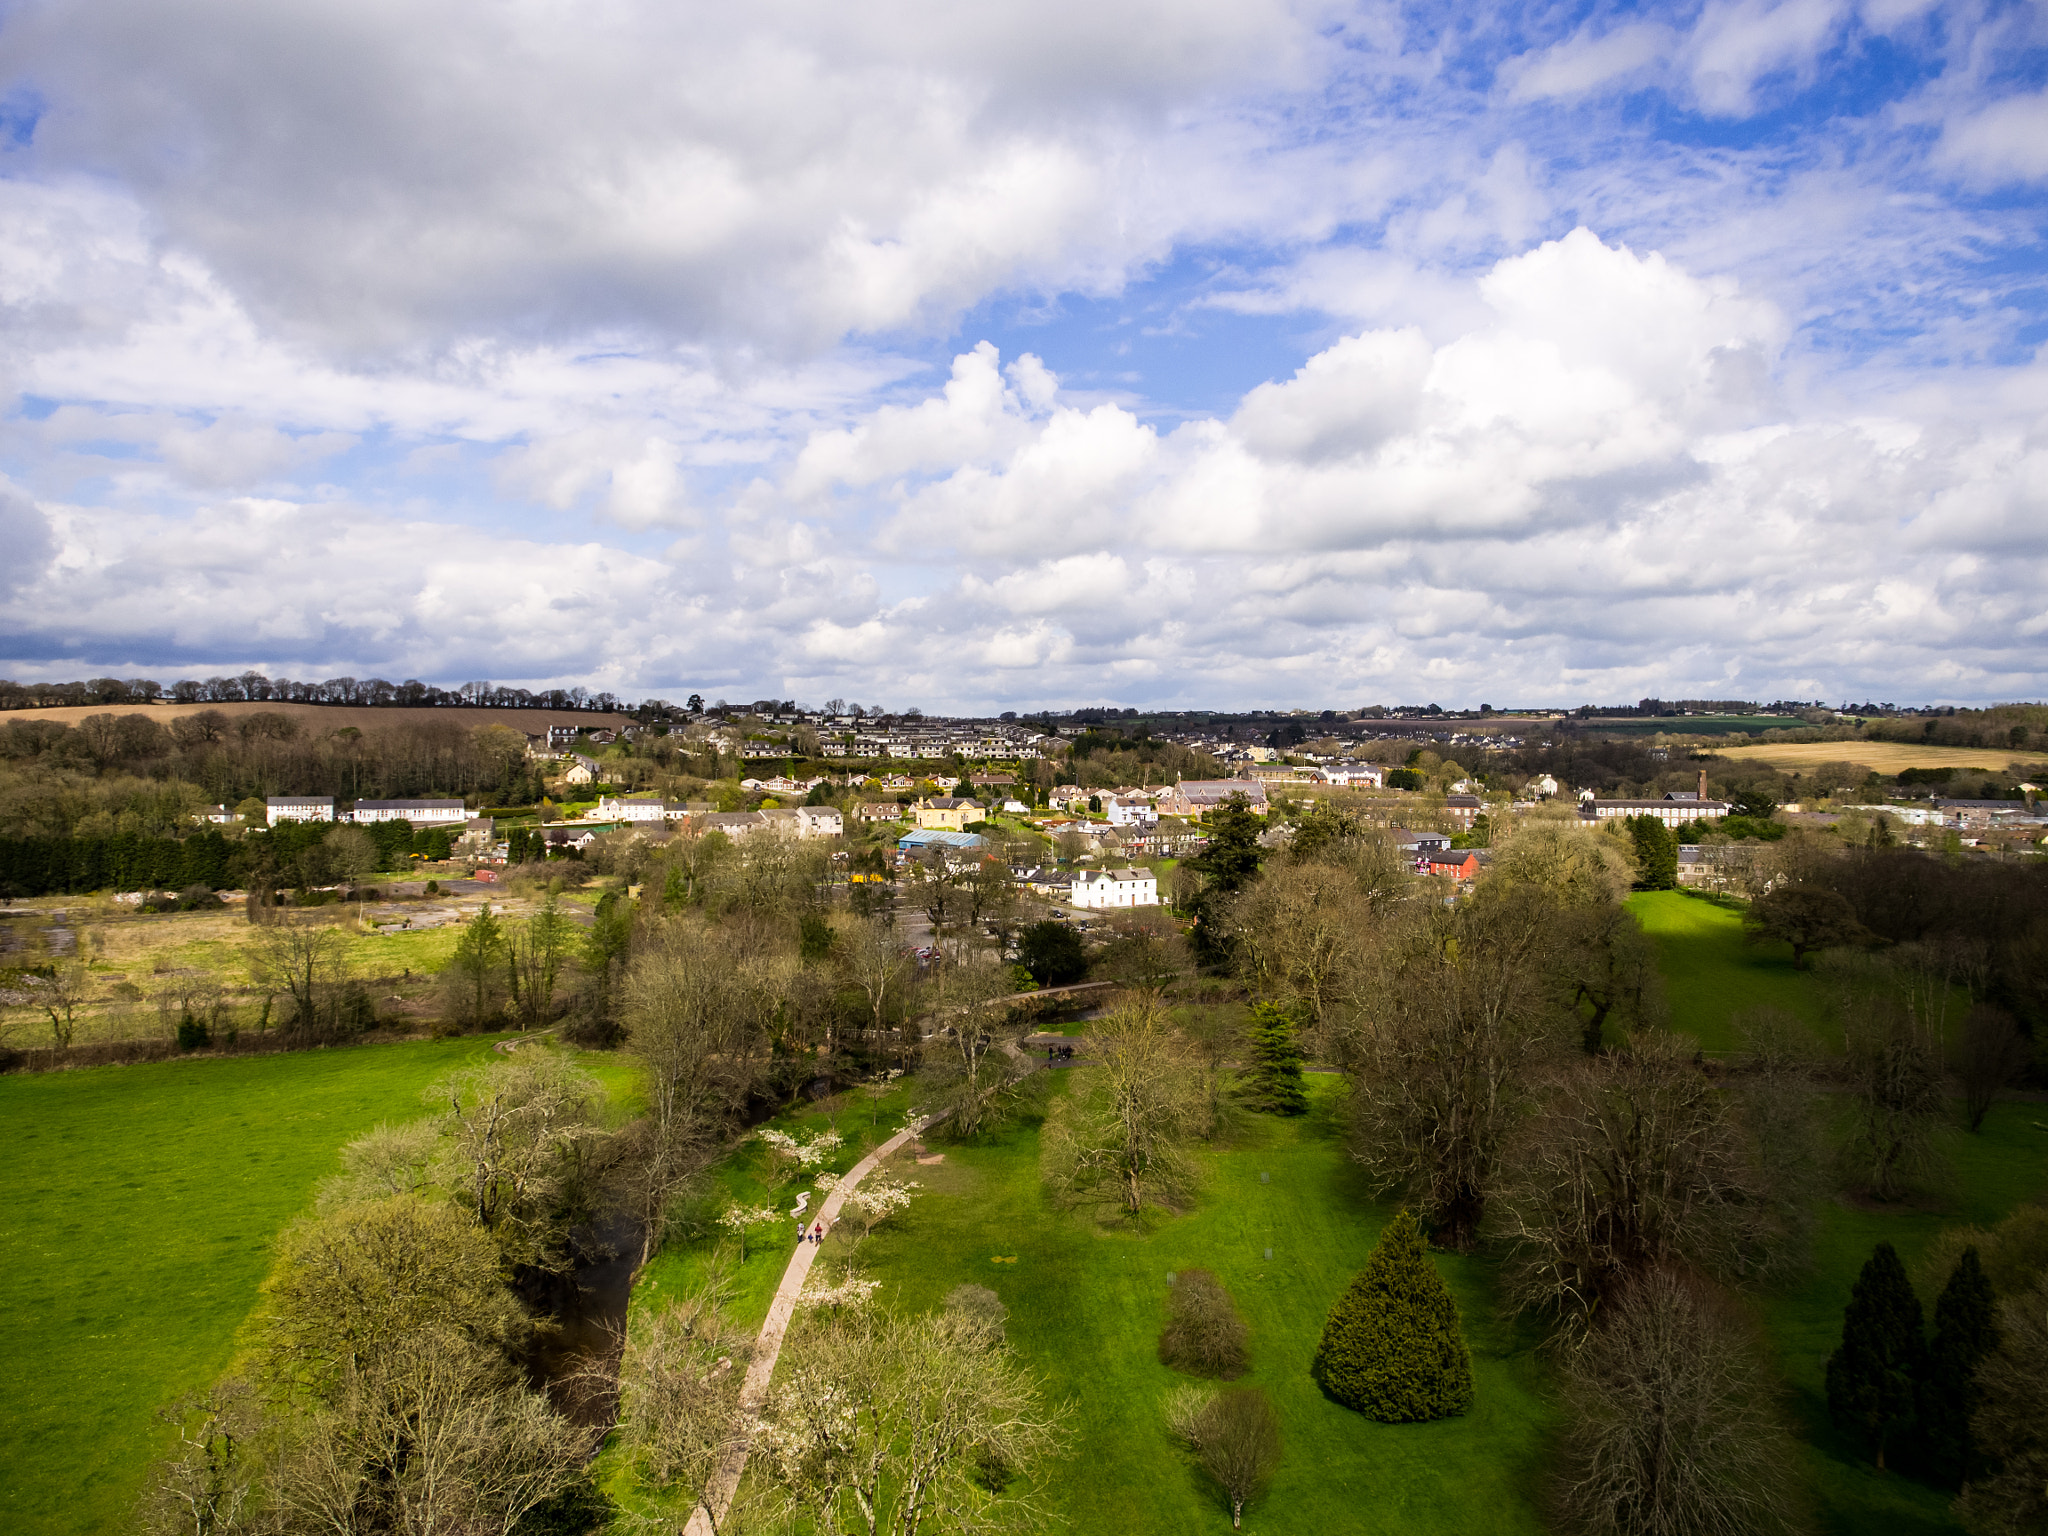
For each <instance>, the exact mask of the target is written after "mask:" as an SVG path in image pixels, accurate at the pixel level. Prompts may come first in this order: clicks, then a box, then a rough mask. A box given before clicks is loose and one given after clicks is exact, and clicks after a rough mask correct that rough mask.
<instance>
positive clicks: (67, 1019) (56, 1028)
mask: <svg viewBox="0 0 2048 1536" xmlns="http://www.w3.org/2000/svg"><path fill="white" fill-rule="evenodd" d="M38 979H39V980H40V981H42V983H43V985H42V986H40V987H38V988H37V989H36V1004H37V1006H38V1007H40V1008H41V1009H42V1010H43V1014H44V1016H45V1017H47V1018H48V1019H49V1021H50V1038H51V1040H52V1041H54V1042H55V1044H56V1047H57V1049H58V1050H60V1051H62V1050H68V1049H69V1048H70V1045H71V1041H72V1037H73V1036H74V1035H76V1034H77V1032H78V1010H79V1009H80V1008H81V1007H83V1006H84V1004H85V999H86V994H87V993H88V991H89V990H90V988H91V984H92V983H91V972H90V969H89V967H88V966H87V963H86V962H85V961H84V960H83V959H79V958H75V957H74V958H72V959H69V960H60V961H58V962H57V964H56V965H54V966H52V967H51V974H50V975H49V976H47V977H40V978H38Z"/></svg>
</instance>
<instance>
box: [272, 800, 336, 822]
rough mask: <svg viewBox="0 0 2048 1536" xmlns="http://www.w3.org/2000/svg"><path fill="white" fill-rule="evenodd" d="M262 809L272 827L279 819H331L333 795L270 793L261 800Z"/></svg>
mask: <svg viewBox="0 0 2048 1536" xmlns="http://www.w3.org/2000/svg"><path fill="white" fill-rule="evenodd" d="M263 809H264V812H265V815H266V816H267V818H268V820H269V823H270V825H271V826H273V827H274V826H276V825H277V824H278V823H279V822H280V821H332V820H334V796H332V795H272V796H271V797H270V798H269V799H268V800H265V801H264V802H263Z"/></svg>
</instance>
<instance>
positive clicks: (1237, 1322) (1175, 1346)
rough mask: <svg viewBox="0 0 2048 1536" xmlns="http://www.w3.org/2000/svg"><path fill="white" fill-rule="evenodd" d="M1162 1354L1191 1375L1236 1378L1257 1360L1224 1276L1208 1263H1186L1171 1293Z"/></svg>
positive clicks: (1160, 1354)
mask: <svg viewBox="0 0 2048 1536" xmlns="http://www.w3.org/2000/svg"><path fill="white" fill-rule="evenodd" d="M1159 1359H1160V1361H1161V1362H1162V1363H1163V1364H1166V1365H1170V1366H1172V1367H1173V1368H1174V1369H1175V1370H1176V1371H1185V1372H1187V1373H1188V1375H1190V1376H1214V1377H1219V1378H1221V1379H1222V1380H1224V1381H1230V1380H1233V1379H1235V1378H1236V1377H1239V1376H1242V1375H1243V1374H1244V1373H1245V1371H1246V1370H1247V1369H1249V1368H1250V1366H1251V1348H1250V1344H1249V1338H1248V1332H1247V1330H1246V1328H1245V1325H1244V1319H1243V1318H1241V1317H1239V1316H1238V1315H1237V1307H1236V1305H1235V1304H1234V1303H1233V1302H1232V1301H1231V1299H1230V1292H1229V1291H1227V1290H1225V1289H1224V1288H1223V1282H1222V1281H1221V1280H1218V1279H1217V1278H1216V1277H1215V1276H1214V1275H1212V1274H1210V1273H1209V1271H1208V1270H1206V1269H1184V1270H1182V1271H1181V1272H1180V1273H1179V1274H1177V1275H1176V1276H1174V1280H1173V1287H1172V1289H1171V1290H1169V1291H1168V1292H1167V1294H1166V1328H1165V1331H1164V1332H1162V1333H1161V1334H1160V1335H1159Z"/></svg>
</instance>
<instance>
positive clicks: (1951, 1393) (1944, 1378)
mask: <svg viewBox="0 0 2048 1536" xmlns="http://www.w3.org/2000/svg"><path fill="white" fill-rule="evenodd" d="M1997 1348H1998V1298H1997V1297H1996V1295H1994V1294H1993V1292H1992V1289H1991V1281H1990V1280H1989V1279H1988V1278H1986V1276H1985V1274H1984V1266H1983V1265H1982V1264H1980V1263H1979V1262H1978V1261H1977V1250H1976V1249H1975V1248H1965V1249H1964V1250H1963V1256H1962V1258H1960V1259H1958V1260H1957V1261H1956V1267H1955V1272H1954V1273H1953V1274H1951V1275H1950V1276H1949V1277H1948V1284H1947V1285H1946V1286H1945V1287H1943V1289H1942V1293H1941V1298H1940V1300H1938V1301H1936V1302H1935V1304H1934V1346H1933V1348H1932V1349H1930V1350H1929V1351H1928V1354H1927V1375H1926V1378H1925V1380H1924V1381H1923V1382H1922V1383H1921V1387H1920V1436H1921V1451H1922V1455H1923V1456H1924V1458H1925V1462H1926V1468H1927V1473H1928V1475H1929V1476H1930V1477H1932V1478H1933V1479H1934V1480H1935V1481H1936V1482H1938V1483H1940V1484H1941V1485H1942V1487H1944V1488H1959V1487H1961V1486H1962V1484H1963V1482H1964V1480H1965V1479H1967V1478H1975V1477H1980V1476H1982V1475H1983V1473H1984V1471H1985V1467H1984V1459H1983V1457H1982V1456H1981V1455H1980V1454H1979V1452H1978V1450H1977V1446H1976V1443H1975V1441H1974V1440H1973V1438H1972V1437H1971V1434H1970V1419H1971V1416H1972V1415H1974V1414H1975V1413H1976V1411H1977V1403H1978V1399H1979V1398H1980V1397H1981V1395H1982V1394H1981V1392H1980V1391H1979V1389H1978V1386H1977V1367H1978V1366H1979V1365H1981V1364H1982V1363H1983V1361H1984V1358H1985V1356H1987V1355H1989V1354H1990V1353H1991V1352H1992V1351H1993V1350H1995V1349H1997Z"/></svg>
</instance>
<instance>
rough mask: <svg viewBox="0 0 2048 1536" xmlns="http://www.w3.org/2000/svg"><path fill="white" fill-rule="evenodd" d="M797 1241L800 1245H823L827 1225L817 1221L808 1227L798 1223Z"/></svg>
mask: <svg viewBox="0 0 2048 1536" xmlns="http://www.w3.org/2000/svg"><path fill="white" fill-rule="evenodd" d="M796 1240H797V1241H798V1242H799V1243H822V1242H823V1241H825V1223H824V1222H822V1221H817V1222H813V1223H811V1224H810V1225H809V1226H806V1225H804V1223H802V1222H798V1223H797V1224H796Z"/></svg>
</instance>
